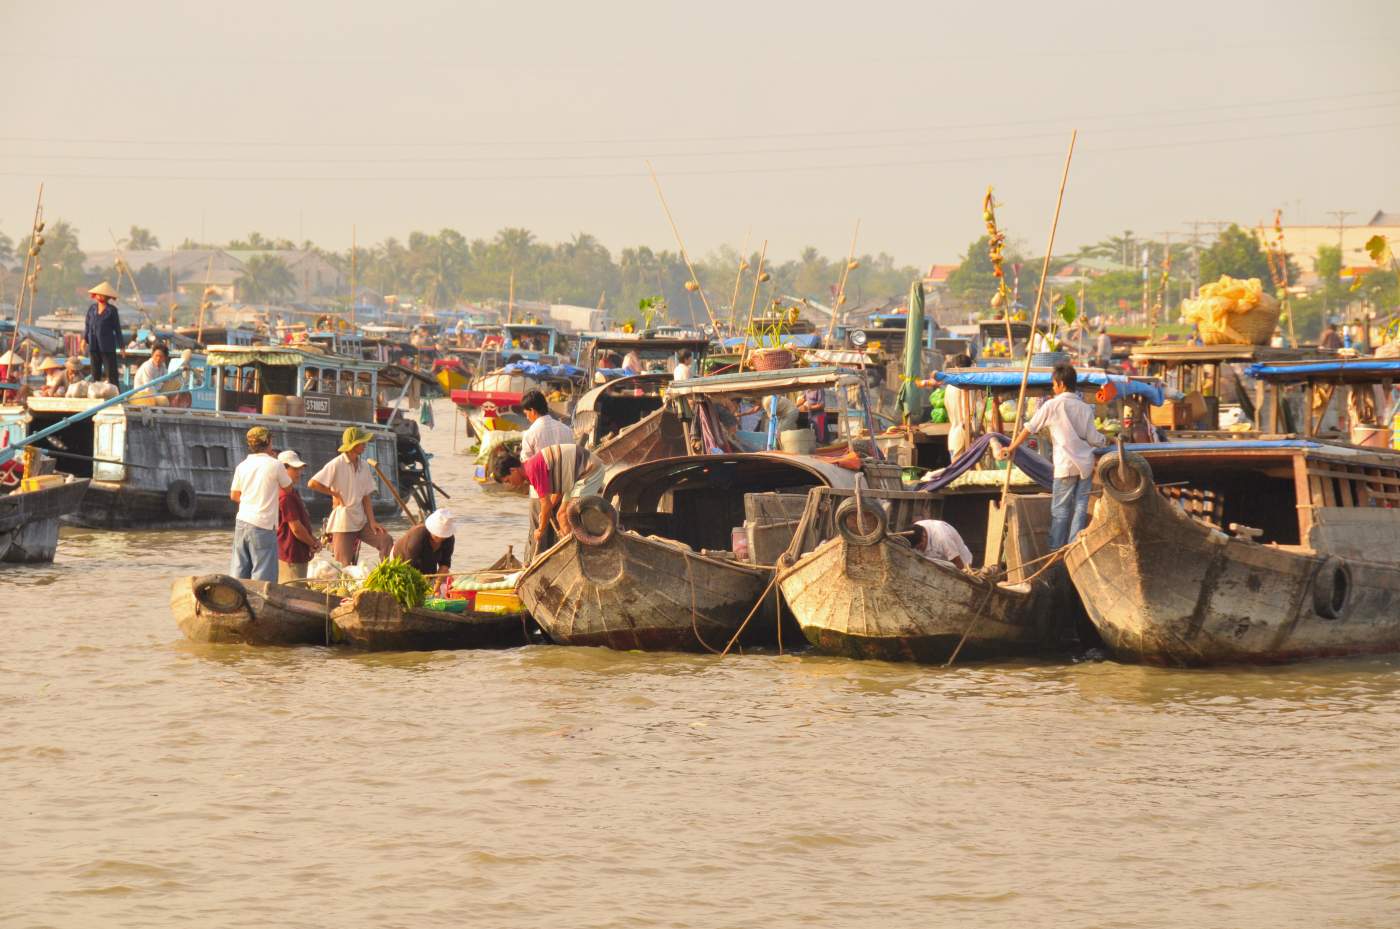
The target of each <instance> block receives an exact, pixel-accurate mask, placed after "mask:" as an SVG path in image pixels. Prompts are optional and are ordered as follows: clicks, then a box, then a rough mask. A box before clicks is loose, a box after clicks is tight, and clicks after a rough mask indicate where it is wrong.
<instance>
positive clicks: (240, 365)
mask: <svg viewBox="0 0 1400 929" xmlns="http://www.w3.org/2000/svg"><path fill="white" fill-rule="evenodd" d="M206 365H207V366H208V368H209V369H210V370H212V371H213V378H214V384H213V389H214V392H215V401H214V409H215V410H216V411H218V412H234V413H270V414H280V415H301V416H307V417H312V418H321V419H333V420H342V421H346V422H365V423H368V422H374V421H375V408H376V406H377V403H376V400H377V397H378V394H379V371H380V369H381V367H383V366H382V365H380V364H379V363H377V362H369V361H360V360H358V359H353V358H346V357H343V356H339V355H322V354H320V353H317V352H310V351H303V350H301V349H297V348H292V347H288V346H270V345H259V346H251V347H248V348H240V347H238V346H230V345H216V346H211V347H210V349H209V352H208V355H207V358H206ZM289 398H295V400H296V401H297V402H289Z"/></svg>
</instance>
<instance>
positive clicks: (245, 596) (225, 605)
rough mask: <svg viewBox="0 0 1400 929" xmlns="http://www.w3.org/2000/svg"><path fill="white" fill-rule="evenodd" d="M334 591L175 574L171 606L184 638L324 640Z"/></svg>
mask: <svg viewBox="0 0 1400 929" xmlns="http://www.w3.org/2000/svg"><path fill="white" fill-rule="evenodd" d="M338 602H339V598H338V597H331V596H328V595H327V594H322V593H317V592H316V591H312V590H308V589H306V588H305V587H297V586H293V585H290V584H270V583H268V582H267V581H251V580H239V579H238V578H235V577H229V576H228V575H226V574H207V575H204V576H203V577H181V578H177V579H176V580H175V582H174V583H173V584H171V586H170V611H171V612H172V613H173V614H175V622H176V624H177V625H179V627H180V631H181V632H183V633H184V634H185V638H187V639H190V640H191V641H193V642H216V643H229V644H236V645H326V644H329V636H330V626H329V623H328V621H327V618H328V616H329V614H330V610H331V607H332V606H333V605H334V604H336V603H338Z"/></svg>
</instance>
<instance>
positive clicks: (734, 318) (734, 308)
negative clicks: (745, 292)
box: [729, 229, 753, 332]
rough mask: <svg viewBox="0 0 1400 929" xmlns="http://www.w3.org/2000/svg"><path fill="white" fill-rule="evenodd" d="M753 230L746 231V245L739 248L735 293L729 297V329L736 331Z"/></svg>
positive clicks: (735, 274)
mask: <svg viewBox="0 0 1400 929" xmlns="http://www.w3.org/2000/svg"><path fill="white" fill-rule="evenodd" d="M752 231H753V230H752V229H750V230H749V231H747V232H745V233H744V247H743V248H741V249H740V250H739V264H738V266H737V268H736V270H735V271H734V294H733V296H731V297H730V298H729V331H730V332H733V331H734V324H735V323H737V322H738V321H739V285H740V284H741V283H743V280H744V269H745V268H747V267H748V264H749V234H750V233H751V232H752Z"/></svg>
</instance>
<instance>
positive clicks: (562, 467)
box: [495, 442, 603, 564]
mask: <svg viewBox="0 0 1400 929" xmlns="http://www.w3.org/2000/svg"><path fill="white" fill-rule="evenodd" d="M495 478H496V480H497V481H499V482H500V483H502V484H507V485H509V486H511V487H519V486H520V485H522V484H524V483H525V482H527V481H528V482H529V484H530V486H531V487H533V488H534V489H535V492H536V493H538V494H539V496H540V509H539V514H538V515H536V514H535V511H534V510H533V509H531V511H530V538H529V539H528V540H527V542H526V547H525V560H526V563H527V564H528V563H529V562H530V561H533V560H534V556H535V555H536V554H537V553H539V552H542V551H544V550H546V549H548V548H550V547H552V546H553V545H554V543H555V541H557V538H558V535H567V534H568V533H569V531H570V525H569V520H570V514H569V508H568V506H567V503H568V501H570V500H574V499H578V498H579V497H587V496H589V495H591V494H596V493H598V491H599V490H601V489H602V487H603V463H602V462H601V461H599V460H598V459H596V458H594V457H593V455H592V454H590V453H589V451H588V449H586V448H584V447H583V446H582V445H576V444H574V443H572V442H570V443H567V444H564V445H551V446H550V447H549V448H546V449H545V450H544V451H542V452H540V453H539V454H538V455H536V456H535V457H534V458H531V459H530V460H529V461H528V462H524V463H522V462H521V460H520V459H519V458H517V457H516V456H514V455H506V456H505V457H503V458H502V459H501V460H500V461H499V462H497V463H496V472H495ZM556 523H557V525H558V527H559V532H558V534H556V533H555V525H556Z"/></svg>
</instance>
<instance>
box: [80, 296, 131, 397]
mask: <svg viewBox="0 0 1400 929" xmlns="http://www.w3.org/2000/svg"><path fill="white" fill-rule="evenodd" d="M88 296H90V297H92V298H93V299H94V300H96V301H97V302H96V303H93V304H91V305H90V306H89V307H88V311H87V319H86V321H85V322H84V323H83V350H84V351H85V352H87V353H88V358H90V359H91V360H92V379H93V380H94V381H100V380H103V379H104V378H105V379H106V381H107V382H108V383H109V384H113V385H118V386H119V385H120V380H121V373H120V371H119V370H118V366H117V353H118V352H122V353H123V354H125V352H126V349H125V345H126V340H125V339H123V338H122V319H121V316H119V315H117V305H116V304H115V303H114V302H113V301H114V300H115V299H116V296H117V292H116V291H115V290H113V289H112V285H111V284H108V283H107V282H106V281H103V282H102V283H100V284H97V285H95V286H94V287H93V288H92V290H90V291H88Z"/></svg>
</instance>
